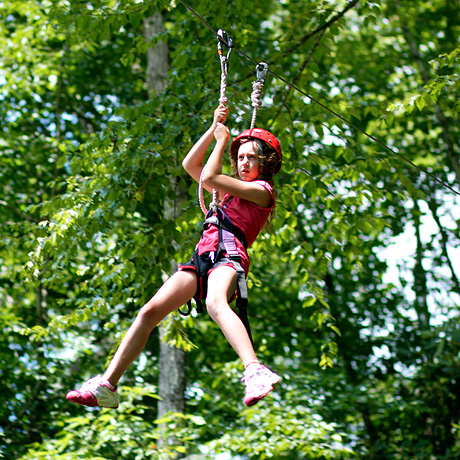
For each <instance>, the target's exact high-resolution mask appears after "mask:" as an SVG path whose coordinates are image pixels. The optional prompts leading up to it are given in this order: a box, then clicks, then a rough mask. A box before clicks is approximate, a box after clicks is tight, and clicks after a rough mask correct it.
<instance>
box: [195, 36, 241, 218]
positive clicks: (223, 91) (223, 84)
mask: <svg viewBox="0 0 460 460" xmlns="http://www.w3.org/2000/svg"><path fill="white" fill-rule="evenodd" d="M224 46H227V47H228V52H227V56H225V55H224V52H223V47H224ZM232 48H233V40H232V38H231V37H230V35H229V34H228V33H227V32H225V31H224V30H222V29H219V30H218V32H217V54H218V55H219V59H220V68H221V77H220V98H219V104H221V105H227V102H228V99H227V74H228V58H229V57H230V53H231V52H232ZM205 169H206V166H205V167H204V168H203V169H202V171H201V175H200V180H199V182H198V201H199V203H200V208H201V211H202V212H203V214H204V215H206V214H207V213H208V210H207V209H206V204H205V202H204V197H203V178H204V171H205ZM217 200H218V192H217V190H213V191H212V201H211V204H210V205H209V208H210V209H213V210H215V209H216V208H217V205H218V201H217Z"/></svg>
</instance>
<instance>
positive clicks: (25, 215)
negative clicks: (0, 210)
mask: <svg viewBox="0 0 460 460" xmlns="http://www.w3.org/2000/svg"><path fill="white" fill-rule="evenodd" d="M0 206H5V207H6V208H8V209H11V210H12V211H13V212H14V213H15V214H17V215H18V216H19V217H21V218H22V219H25V220H28V221H29V222H35V223H38V222H40V220H39V219H36V218H35V217H31V216H29V215H28V214H26V213H25V212H22V211H21V210H19V209H17V208H15V207H14V206H11V205H10V204H8V203H7V202H6V201H3V200H0Z"/></svg>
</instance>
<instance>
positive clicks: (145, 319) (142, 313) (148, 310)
mask: <svg viewBox="0 0 460 460" xmlns="http://www.w3.org/2000/svg"><path fill="white" fill-rule="evenodd" d="M160 310H161V309H160V308H159V306H158V305H156V304H155V303H152V302H149V303H147V304H145V305H144V306H143V307H142V308H141V309H140V310H139V313H138V314H137V318H136V320H137V321H139V322H140V323H141V324H143V325H144V326H150V327H152V329H153V328H154V327H155V326H156V325H157V324H158V323H159V322H160V321H161V320H162V319H163V317H164V316H165V315H164V314H162V312H161V311H160Z"/></svg>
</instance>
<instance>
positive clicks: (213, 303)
mask: <svg viewBox="0 0 460 460" xmlns="http://www.w3.org/2000/svg"><path fill="white" fill-rule="evenodd" d="M227 308H230V306H229V305H228V302H226V301H225V300H222V299H213V298H206V310H207V311H208V313H209V316H211V318H212V319H215V318H217V317H218V316H219V315H220V314H221V313H222V312H224V311H225V310H226V309H227Z"/></svg>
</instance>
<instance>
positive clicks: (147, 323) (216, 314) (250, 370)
mask: <svg viewBox="0 0 460 460" xmlns="http://www.w3.org/2000/svg"><path fill="white" fill-rule="evenodd" d="M227 113H228V109H227V108H226V107H225V106H223V105H220V106H219V107H218V108H217V109H216V110H215V111H214V118H213V122H212V124H211V126H210V128H209V129H208V130H207V131H206V133H205V134H204V135H203V136H202V137H201V138H200V139H199V140H198V141H197V143H196V144H195V145H194V146H193V147H192V149H191V150H190V151H189V152H188V154H187V156H186V157H185V158H184V160H183V162H182V165H183V167H184V168H185V170H186V171H187V173H188V174H190V176H191V177H193V178H194V179H195V180H196V181H199V180H200V176H201V173H202V171H203V161H204V157H205V153H206V150H207V149H208V147H209V145H210V144H211V141H212V139H213V137H214V138H215V139H216V144H215V147H214V149H213V151H212V153H211V155H210V157H209V160H208V163H207V165H206V169H205V171H204V177H203V182H204V187H205V188H206V189H207V190H212V189H215V190H218V192H219V198H220V199H221V200H222V201H221V204H220V208H221V209H223V210H225V213H226V215H227V216H228V217H229V218H230V220H231V221H232V223H233V224H234V225H235V226H236V227H237V230H238V232H237V233H241V232H242V234H243V236H240V239H241V240H246V242H245V243H246V244H247V246H248V247H249V246H250V245H251V244H252V243H253V242H254V240H255V239H256V237H257V235H258V233H259V232H260V231H261V229H262V227H263V226H264V224H265V222H266V221H267V219H268V218H269V216H270V214H271V212H272V211H273V208H274V206H275V201H274V197H273V186H272V185H273V184H272V177H273V176H274V175H275V174H276V173H277V172H278V171H279V170H280V167H281V148H280V145H279V142H278V140H277V139H276V138H275V137H274V136H273V135H272V134H271V133H269V132H268V131H265V130H261V129H251V130H247V131H244V132H243V133H241V134H240V135H239V136H238V137H237V138H236V139H235V140H234V141H233V142H232V144H231V147H230V155H231V160H232V164H233V167H234V168H235V170H236V175H237V177H238V178H233V177H230V176H227V175H224V174H222V157H223V154H224V151H225V148H226V146H227V144H228V140H229V137H230V132H229V130H228V128H227V127H226V126H225V125H224V124H223V123H224V122H225V119H226V118H227ZM240 239H238V238H235V239H234V242H235V244H236V250H237V252H238V256H239V263H240V264H241V266H242V267H243V269H244V273H245V274H246V276H247V273H248V269H249V257H248V254H247V252H246V249H245V246H244V244H243V242H241V240H240ZM218 246H219V230H218V228H217V227H216V226H214V225H208V226H207V227H206V228H205V230H204V232H203V235H202V237H201V239H200V242H199V243H198V245H197V249H196V251H195V253H194V255H193V258H192V260H191V261H190V262H189V263H187V264H184V265H181V266H180V267H179V270H178V271H177V272H176V273H175V274H174V275H173V276H171V277H170V278H169V279H168V280H167V281H166V282H165V284H164V285H163V286H162V287H161V288H160V289H159V291H158V292H157V293H156V294H155V296H154V297H153V298H152V299H151V300H150V301H149V302H147V304H146V305H144V307H143V308H142V309H141V310H140V312H139V314H138V316H137V317H136V319H135V320H134V322H133V324H132V325H131V327H130V328H129V329H128V332H127V333H126V335H125V337H124V339H123V341H122V342H121V344H120V347H119V348H118V350H117V352H116V354H115V356H114V357H113V359H112V361H111V363H110V365H109V367H108V368H107V370H106V371H105V373H104V375H103V376H102V377H101V376H97V377H94V378H92V379H90V380H88V381H87V382H86V383H85V384H84V385H83V386H82V387H81V388H80V389H78V390H73V391H70V392H69V393H67V396H66V398H67V399H68V400H69V401H72V402H75V403H77V404H83V405H85V406H91V407H92V406H99V407H110V408H116V407H118V394H117V387H116V385H117V383H118V380H119V379H120V378H121V376H122V375H123V373H124V372H125V370H126V369H127V368H128V366H129V365H130V364H131V363H132V362H133V361H134V359H136V358H137V356H138V355H139V354H140V353H141V351H142V349H143V348H144V346H145V344H146V342H147V339H148V337H149V335H150V332H151V331H152V329H153V328H154V327H155V326H156V325H157V324H158V323H159V322H160V321H161V320H162V319H163V318H164V317H165V316H166V315H168V314H169V313H171V312H172V311H174V310H177V309H178V308H180V307H181V306H182V305H184V304H185V303H187V302H188V301H189V300H190V299H191V298H192V297H194V296H195V298H201V297H205V300H206V308H207V311H208V313H209V315H210V316H211V318H212V319H213V320H214V321H215V322H216V323H217V324H218V325H219V327H220V328H221V330H222V332H223V333H224V335H225V337H226V338H227V340H228V342H229V343H230V345H231V346H232V347H233V348H234V350H235V351H236V353H237V354H238V356H239V358H240V359H241V360H242V362H243V364H244V367H245V371H244V374H243V378H242V380H243V381H244V382H245V385H246V392H245V396H244V403H245V404H246V405H247V406H252V405H254V404H256V403H257V402H258V401H259V400H260V399H262V398H264V397H265V396H266V395H267V394H268V393H269V392H270V391H272V389H273V385H274V384H276V383H278V382H279V381H280V380H281V378H280V377H279V376H278V375H277V374H275V373H274V372H272V371H270V370H269V369H268V368H267V367H265V366H264V365H262V364H261V363H260V362H259V361H258V360H257V357H256V354H255V352H254V348H253V346H252V342H251V339H250V336H249V334H248V331H247V330H246V328H245V325H244V324H243V322H242V321H241V319H240V318H239V317H238V316H237V315H236V313H234V311H233V310H232V308H231V307H230V306H229V301H230V300H231V299H232V298H233V297H234V294H235V290H236V287H237V267H236V265H238V263H237V262H234V261H233V260H232V258H229V257H228V254H227V253H226V252H225V251H223V252H222V251H218ZM198 259H199V260H198ZM203 266H204V267H206V268H205V269H204V270H203Z"/></svg>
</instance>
